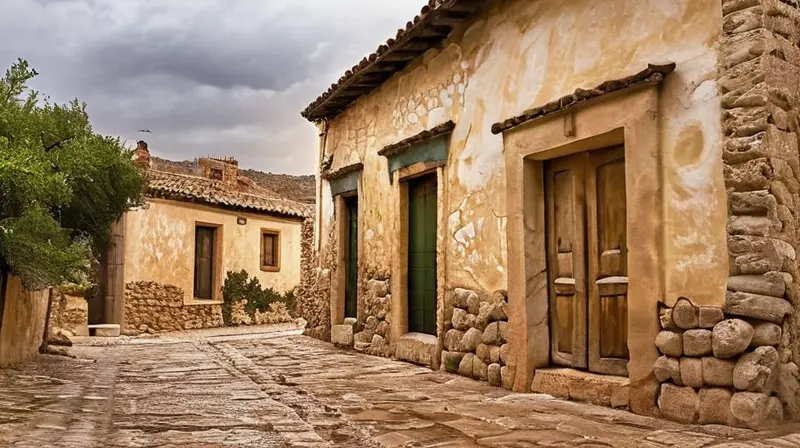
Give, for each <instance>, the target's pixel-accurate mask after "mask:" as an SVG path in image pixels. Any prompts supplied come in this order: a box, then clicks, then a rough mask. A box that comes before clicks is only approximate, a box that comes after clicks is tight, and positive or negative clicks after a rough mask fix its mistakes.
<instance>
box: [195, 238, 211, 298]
mask: <svg viewBox="0 0 800 448" xmlns="http://www.w3.org/2000/svg"><path fill="white" fill-rule="evenodd" d="M214 233H215V229H214V228H213V227H197V229H196V230H195V261H194V296H195V297H196V298H198V299H212V298H213V290H214V286H213V285H214Z"/></svg>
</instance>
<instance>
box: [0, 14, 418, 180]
mask: <svg viewBox="0 0 800 448" xmlns="http://www.w3.org/2000/svg"><path fill="white" fill-rule="evenodd" d="M422 3H424V2H423V1H421V0H393V1H374V0H338V1H337V0H266V1H256V0H194V1H192V2H188V1H183V0H0V64H1V65H3V67H4V68H5V67H8V66H9V65H10V64H11V63H12V62H13V61H14V60H15V59H16V58H17V57H23V58H25V59H27V60H29V61H30V62H31V64H32V65H33V66H34V67H35V68H36V69H37V70H38V71H39V72H40V73H41V75H40V77H39V78H37V80H36V82H35V83H34V87H35V88H37V89H40V90H42V91H44V92H45V93H47V94H49V95H51V97H52V98H53V100H55V101H59V102H64V101H67V100H69V99H71V98H74V97H78V98H80V99H81V100H83V101H86V102H87V103H88V104H89V113H90V116H91V117H92V122H93V124H94V126H95V129H96V130H97V131H99V132H103V133H106V134H109V135H117V136H120V137H121V138H123V139H124V140H128V141H134V140H136V139H138V138H141V137H142V136H141V135H140V134H137V133H136V130H137V129H150V130H152V131H153V132H154V134H146V138H147V139H148V140H149V141H150V142H151V145H150V147H151V148H152V150H153V152H154V153H155V154H156V155H159V156H162V157H168V158H171V159H177V160H183V159H190V158H194V157H198V156H202V155H207V154H211V155H220V156H223V155H224V156H235V157H237V158H238V159H239V161H240V164H241V166H243V167H246V168H255V169H260V170H265V171H272V172H286V173H293V174H307V173H312V172H314V169H315V166H314V165H315V157H316V132H315V131H314V128H313V126H312V125H311V124H309V123H306V122H305V121H304V120H303V119H302V118H301V117H300V115H299V113H300V111H301V110H302V109H303V108H304V107H305V106H306V104H307V103H309V102H310V101H312V100H313V99H314V98H316V96H317V95H318V94H320V93H322V92H323V91H324V90H325V89H327V87H328V85H329V84H330V83H331V82H333V81H334V80H336V79H338V77H339V76H340V75H341V73H342V72H343V71H344V70H346V69H347V68H349V67H350V66H352V65H353V64H354V63H356V62H358V61H359V60H360V59H361V58H362V57H363V56H364V55H366V54H367V53H369V52H371V51H373V50H374V48H375V47H376V46H377V45H378V44H379V43H381V42H382V41H383V40H384V39H385V38H386V37H389V36H390V35H392V34H394V30H396V29H397V28H398V27H399V26H402V25H403V24H405V22H406V21H407V20H408V19H409V18H411V17H412V16H413V15H414V14H416V13H417V12H418V11H419V8H420V7H421V6H422Z"/></svg>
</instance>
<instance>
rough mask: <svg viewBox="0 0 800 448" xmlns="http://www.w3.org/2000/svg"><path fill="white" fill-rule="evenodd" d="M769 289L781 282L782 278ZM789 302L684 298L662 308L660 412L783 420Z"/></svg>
mask: <svg viewBox="0 0 800 448" xmlns="http://www.w3.org/2000/svg"><path fill="white" fill-rule="evenodd" d="M778 280H780V279H778ZM774 288H776V289H782V288H783V284H782V280H780V283H778V282H776V283H775V284H774ZM775 292H778V291H775ZM737 294H738V293H737ZM788 309H789V302H787V301H785V300H783V299H777V298H776V299H775V303H774V304H772V305H771V306H770V307H763V303H761V302H755V301H753V300H747V301H743V302H742V301H736V300H729V301H728V302H727V303H726V305H725V306H724V308H717V307H710V306H700V307H698V306H695V305H694V304H692V302H691V301H689V300H688V299H683V298H682V299H680V300H679V301H678V303H677V304H676V305H675V307H674V308H662V309H661V310H660V320H661V327H662V328H663V331H662V332H661V333H659V335H658V337H657V338H656V346H657V347H658V350H659V352H660V353H661V354H662V356H661V357H660V358H659V359H658V361H656V364H655V367H654V373H655V375H656V378H657V379H658V380H659V381H660V382H661V383H662V384H661V391H660V392H661V393H660V395H659V398H658V407H659V410H660V412H661V415H662V416H663V417H666V418H669V419H671V420H676V421H680V422H684V423H700V424H723V425H732V426H744V427H760V426H762V425H765V424H769V423H776V422H781V421H783V405H782V403H781V400H782V399H783V398H785V397H781V395H782V394H781V393H780V392H779V390H778V377H779V369H780V363H779V358H780V356H779V351H778V350H779V346H780V345H781V341H782V334H783V330H782V328H781V324H782V323H783V320H784V315H785V314H786V312H787V311H788Z"/></svg>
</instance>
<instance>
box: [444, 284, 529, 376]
mask: <svg viewBox="0 0 800 448" xmlns="http://www.w3.org/2000/svg"><path fill="white" fill-rule="evenodd" d="M447 297H448V300H446V303H445V307H446V308H445V318H446V323H445V328H444V329H443V330H444V335H445V336H444V351H443V352H442V362H441V368H442V369H443V370H445V371H447V372H451V373H458V374H459V375H462V376H466V377H469V378H474V379H478V380H484V381H486V380H488V381H489V384H491V385H492V386H503V387H504V388H506V389H511V388H512V387H513V385H514V374H515V371H514V367H512V366H509V365H508V361H509V355H510V351H509V345H508V344H507V336H506V331H507V327H508V297H507V296H506V293H505V292H496V293H494V294H493V295H492V296H491V297H486V296H482V295H481V294H479V293H477V292H475V291H472V290H469V289H463V288H456V289H455V290H453V291H450V292H448V294H447Z"/></svg>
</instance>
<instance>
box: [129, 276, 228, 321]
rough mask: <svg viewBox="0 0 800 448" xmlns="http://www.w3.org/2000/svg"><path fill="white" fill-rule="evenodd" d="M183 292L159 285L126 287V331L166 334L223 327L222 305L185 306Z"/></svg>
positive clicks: (142, 283)
mask: <svg viewBox="0 0 800 448" xmlns="http://www.w3.org/2000/svg"><path fill="white" fill-rule="evenodd" d="M183 297H184V294H183V290H182V289H181V288H178V287H177V286H173V285H163V284H160V283H156V282H130V283H128V284H126V285H125V326H126V328H125V331H126V332H129V331H132V330H138V331H141V332H163V331H179V330H193V329H198V328H215V327H222V326H223V325H224V323H223V320H222V306H221V305H218V304H213V305H184V303H183Z"/></svg>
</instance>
